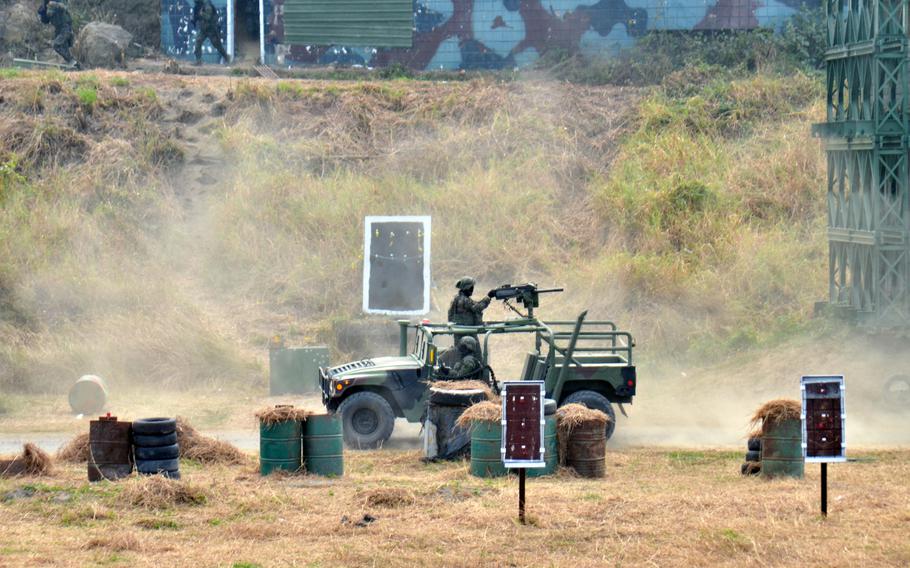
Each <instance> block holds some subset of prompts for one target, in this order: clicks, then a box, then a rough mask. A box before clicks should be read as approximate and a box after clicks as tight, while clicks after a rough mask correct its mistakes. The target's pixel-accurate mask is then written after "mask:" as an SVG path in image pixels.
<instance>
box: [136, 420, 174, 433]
mask: <svg viewBox="0 0 910 568" xmlns="http://www.w3.org/2000/svg"><path fill="white" fill-rule="evenodd" d="M176 431H177V421H176V420H174V419H173V418H140V419H139V420H136V421H135V422H133V432H134V433H136V434H170V433H171V432H176Z"/></svg>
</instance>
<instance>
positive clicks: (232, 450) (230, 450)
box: [177, 416, 247, 465]
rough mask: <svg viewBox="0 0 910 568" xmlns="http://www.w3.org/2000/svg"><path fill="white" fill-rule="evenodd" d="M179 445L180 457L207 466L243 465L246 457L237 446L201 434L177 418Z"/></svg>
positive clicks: (188, 423) (180, 417) (180, 418)
mask: <svg viewBox="0 0 910 568" xmlns="http://www.w3.org/2000/svg"><path fill="white" fill-rule="evenodd" d="M177 445H178V446H180V457H181V458H184V459H191V460H196V461H198V462H201V463H205V464H212V463H223V464H234V465H237V464H242V463H245V462H246V461H247V460H246V455H244V453H243V452H241V451H240V450H239V449H237V448H236V447H235V446H233V445H231V444H229V443H227V442H224V441H222V440H217V439H215V438H211V437H209V436H205V435H203V434H200V433H199V431H198V430H196V429H195V428H193V425H192V424H190V422H189V420H187V419H186V418H184V417H182V416H178V417H177Z"/></svg>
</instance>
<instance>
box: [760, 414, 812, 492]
mask: <svg viewBox="0 0 910 568" xmlns="http://www.w3.org/2000/svg"><path fill="white" fill-rule="evenodd" d="M762 428H763V433H762V437H761V476H762V477H796V478H802V477H803V471H804V469H805V462H804V460H803V446H802V443H803V431H802V422H801V421H800V420H799V419H798V418H793V419H790V420H781V421H780V422H771V423H768V424H764V425H763V426H762Z"/></svg>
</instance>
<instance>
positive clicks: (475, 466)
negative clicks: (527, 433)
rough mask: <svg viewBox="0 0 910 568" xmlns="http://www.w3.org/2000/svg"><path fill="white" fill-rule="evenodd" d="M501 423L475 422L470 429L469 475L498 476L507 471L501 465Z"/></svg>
mask: <svg viewBox="0 0 910 568" xmlns="http://www.w3.org/2000/svg"><path fill="white" fill-rule="evenodd" d="M501 447H502V424H501V423H500V422H475V423H474V426H473V428H472V429H471V475H475V476H477V477H500V476H503V475H505V474H506V473H508V471H507V470H506V468H505V466H504V465H502V454H500V448H501Z"/></svg>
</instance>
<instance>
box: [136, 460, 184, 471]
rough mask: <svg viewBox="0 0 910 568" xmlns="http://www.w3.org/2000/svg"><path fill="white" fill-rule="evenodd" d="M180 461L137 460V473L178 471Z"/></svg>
mask: <svg viewBox="0 0 910 568" xmlns="http://www.w3.org/2000/svg"><path fill="white" fill-rule="evenodd" d="M179 469H180V460H176V459H173V460H147V461H143V460H136V471H138V472H139V473H147V474H152V473H161V472H163V471H178V470H179Z"/></svg>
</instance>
